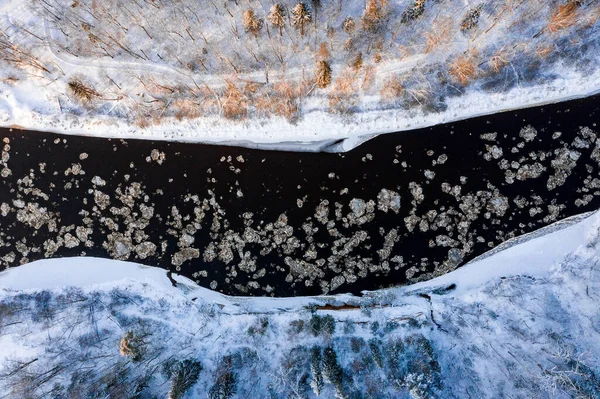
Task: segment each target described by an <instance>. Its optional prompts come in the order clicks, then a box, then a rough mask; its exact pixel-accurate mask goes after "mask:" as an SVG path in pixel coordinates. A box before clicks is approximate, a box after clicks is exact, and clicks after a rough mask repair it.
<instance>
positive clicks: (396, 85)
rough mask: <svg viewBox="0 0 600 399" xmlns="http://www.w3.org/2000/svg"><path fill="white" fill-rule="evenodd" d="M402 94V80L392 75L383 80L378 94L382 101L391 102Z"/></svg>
mask: <svg viewBox="0 0 600 399" xmlns="http://www.w3.org/2000/svg"><path fill="white" fill-rule="evenodd" d="M403 92H404V87H403V86H402V80H401V79H400V77H399V76H397V75H393V76H390V77H388V78H387V79H385V80H384V82H383V86H382V87H381V91H380V92H379V94H380V95H381V99H382V100H384V101H392V100H395V99H396V98H398V97H400V96H401V95H402V93H403Z"/></svg>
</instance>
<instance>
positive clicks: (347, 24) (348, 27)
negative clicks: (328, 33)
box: [342, 17, 356, 35]
mask: <svg viewBox="0 0 600 399" xmlns="http://www.w3.org/2000/svg"><path fill="white" fill-rule="evenodd" d="M342 29H343V30H344V32H346V33H347V34H349V35H350V34H352V33H353V32H354V29H356V22H354V18H352V17H346V19H345V20H344V23H343V24H342Z"/></svg>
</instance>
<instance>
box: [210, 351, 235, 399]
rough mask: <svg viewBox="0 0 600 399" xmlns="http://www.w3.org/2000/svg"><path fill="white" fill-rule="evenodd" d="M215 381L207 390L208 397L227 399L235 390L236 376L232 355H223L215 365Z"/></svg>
mask: <svg viewBox="0 0 600 399" xmlns="http://www.w3.org/2000/svg"><path fill="white" fill-rule="evenodd" d="M215 376H216V379H215V383H214V384H213V386H212V387H211V388H210V389H209V391H208V397H209V398H210V399H229V398H231V397H233V395H234V394H235V390H236V384H237V376H236V374H235V373H234V371H233V357H232V356H231V355H227V356H225V357H224V358H223V359H221V361H220V362H219V364H218V365H217V370H216V371H215Z"/></svg>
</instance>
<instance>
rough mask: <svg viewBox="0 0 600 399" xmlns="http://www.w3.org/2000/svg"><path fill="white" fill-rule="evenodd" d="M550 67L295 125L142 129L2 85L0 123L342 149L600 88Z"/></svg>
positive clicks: (313, 115)
mask: <svg viewBox="0 0 600 399" xmlns="http://www.w3.org/2000/svg"><path fill="white" fill-rule="evenodd" d="M551 72H554V73H557V72H559V74H560V75H562V76H563V77H562V78H559V79H556V80H554V81H552V82H551V83H549V84H546V85H534V86H530V87H523V88H519V87H517V88H513V89H511V90H510V91H509V92H507V93H483V92H480V91H474V90H470V91H469V90H468V91H467V92H466V93H465V94H464V95H462V96H459V97H452V98H449V99H447V106H448V107H447V109H446V110H445V111H443V112H439V113H431V114H425V113H423V111H421V110H403V109H391V110H372V111H364V112H358V113H356V114H354V115H352V116H350V117H349V118H348V119H344V118H343V117H340V116H336V115H332V114H329V113H327V112H324V111H319V110H314V111H308V113H306V114H305V115H304V116H303V118H302V119H301V120H300V121H299V122H298V123H297V124H296V125H291V124H290V123H288V122H287V121H286V120H285V119H283V118H279V117H274V118H272V119H270V120H250V119H249V120H247V121H244V122H232V121H228V120H225V119H224V118H219V117H200V118H198V119H196V120H191V121H177V120H174V119H173V120H172V121H169V120H168V119H167V120H165V121H164V122H163V123H162V124H161V125H159V126H153V127H149V128H144V129H139V128H137V127H132V126H131V125H129V124H127V123H125V122H123V121H121V120H118V119H116V118H81V119H78V118H77V117H75V116H73V115H69V114H60V110H59V109H58V107H53V106H50V105H49V104H46V103H44V101H41V102H40V103H38V104H29V105H28V104H27V100H28V98H27V97H29V95H27V94H25V93H21V92H14V91H5V92H4V93H1V94H0V126H2V127H7V128H10V127H15V128H19V129H25V130H37V131H48V132H54V133H61V134H72V135H82V136H92V137H102V138H122V139H147V140H165V141H178V142H190V143H205V144H215V145H230V146H241V147H249V148H257V149H265V150H286V151H308V152H320V151H323V152H345V151H350V150H351V149H353V148H355V147H357V146H359V145H360V144H362V143H363V142H365V141H367V140H369V139H371V138H373V137H376V136H377V135H380V134H387V133H392V132H402V131H409V130H414V129H420V128H425V127H431V126H435V125H439V124H445V123H452V122H456V121H460V120H465V119H470V118H475V117H481V116H486V115H491V114H495V113H500V112H506V111H512V110H517V109H524V108H531V107H537V106H543V105H547V104H552V103H558V102H563V101H569V100H574V99H580V98H585V97H589V96H593V95H595V94H598V93H600V70H598V71H596V72H594V73H593V74H591V75H589V76H583V75H581V74H578V73H576V72H574V71H568V70H562V71H551ZM560 72H562V73H560ZM40 97H42V96H40ZM48 107H50V108H49V109H48ZM41 108H46V109H45V112H46V114H39V113H35V112H34V111H32V109H41ZM54 108H56V109H54Z"/></svg>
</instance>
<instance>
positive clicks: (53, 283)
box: [0, 211, 600, 311]
mask: <svg viewBox="0 0 600 399" xmlns="http://www.w3.org/2000/svg"><path fill="white" fill-rule="evenodd" d="M599 226H600V211H596V212H590V213H586V214H582V215H577V216H573V217H571V218H567V219H564V220H561V221H559V222H556V223H553V224H551V225H549V226H546V227H544V228H542V229H540V230H537V231H535V232H533V233H530V234H526V235H524V236H521V237H517V238H515V241H514V243H512V245H510V244H508V245H504V246H500V247H498V248H496V249H492V250H490V251H489V252H488V253H486V254H483V255H482V256H480V257H478V258H477V259H475V260H473V261H472V262H470V263H468V264H466V265H464V266H462V267H460V268H458V269H457V270H455V271H452V272H450V273H448V274H445V275H443V276H440V277H436V278H434V279H431V280H428V281H425V282H420V283H416V284H412V285H408V286H401V287H394V288H387V289H383V290H378V291H364V294H365V297H368V296H369V294H370V293H376V292H394V293H396V294H400V295H403V296H405V295H408V294H410V293H414V292H418V291H420V290H422V289H434V288H436V287H445V286H448V285H451V284H455V285H456V286H457V287H458V288H457V289H456V290H455V291H453V292H452V293H450V294H448V295H449V296H450V297H460V296H462V295H466V294H468V293H469V291H471V290H474V289H477V288H479V287H480V286H483V285H485V284H487V283H489V282H490V281H492V280H496V279H499V278H507V277H512V276H519V275H526V276H532V277H539V278H542V277H544V276H546V275H548V274H550V273H551V271H552V268H553V267H554V266H555V263H556V262H557V261H560V260H561V259H562V258H564V257H565V256H567V255H568V254H570V253H573V252H575V251H576V250H577V249H578V248H579V247H580V246H582V245H584V244H585V242H587V241H588V240H589V236H590V235H593V234H596V235H597V234H599V232H598V231H596V232H595V233H594V229H596V230H599V229H600V227H599ZM548 243H551V244H548ZM83 269H85V270H83ZM173 278H174V279H175V280H176V281H177V282H178V283H179V284H178V287H172V285H171V283H170V281H169V280H168V279H167V276H166V270H164V269H161V268H158V267H149V266H143V265H139V264H136V263H134V262H123V261H116V260H109V259H101V258H77V257H75V258H57V259H47V260H41V261H35V262H32V263H30V264H27V265H23V266H19V267H16V268H10V269H8V270H5V271H3V272H0V292H1V291H5V292H7V293H8V292H15V291H17V292H18V291H39V290H56V289H61V288H64V287H68V286H77V287H84V288H86V289H91V288H102V287H111V286H118V285H120V284H130V283H132V282H138V283H142V284H150V285H152V286H155V287H156V288H157V289H159V290H160V291H164V292H165V293H167V292H172V293H177V294H178V295H181V294H182V292H183V293H184V296H186V297H189V298H191V297H194V296H199V297H201V298H203V299H204V300H208V301H212V302H218V303H221V304H226V306H232V305H234V304H235V303H242V302H243V303H244V304H245V306H250V307H251V308H253V309H254V310H258V309H260V310H261V311H269V310H275V309H279V310H281V309H282V308H286V309H299V308H301V307H302V306H308V305H309V304H310V303H314V302H315V301H317V302H323V303H326V302H331V301H335V302H339V303H349V302H350V303H354V302H359V303H360V302H361V301H363V298H364V297H362V298H361V297H356V296H353V295H349V294H337V295H323V296H306V297H282V298H268V297H235V296H228V295H223V294H220V293H218V292H215V291H212V290H210V289H207V288H203V287H200V286H198V285H197V284H196V283H195V282H193V281H192V280H190V279H188V278H186V277H183V276H179V275H177V274H173ZM182 287H184V289H183V290H182ZM108 289H110V288H108ZM236 306H237V305H236Z"/></svg>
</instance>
